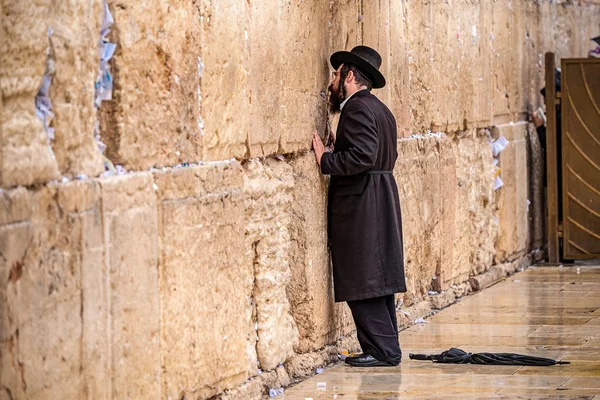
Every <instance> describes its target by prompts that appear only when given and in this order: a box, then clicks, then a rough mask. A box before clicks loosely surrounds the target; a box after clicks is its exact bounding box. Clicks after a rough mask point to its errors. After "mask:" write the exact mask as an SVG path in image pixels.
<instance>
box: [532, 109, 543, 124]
mask: <svg viewBox="0 0 600 400" xmlns="http://www.w3.org/2000/svg"><path fill="white" fill-rule="evenodd" d="M531 119H532V120H533V124H534V125H535V127H536V128H539V127H540V126H542V125H544V119H543V118H542V117H540V116H539V115H538V113H537V111H534V112H533V113H532V114H531Z"/></svg>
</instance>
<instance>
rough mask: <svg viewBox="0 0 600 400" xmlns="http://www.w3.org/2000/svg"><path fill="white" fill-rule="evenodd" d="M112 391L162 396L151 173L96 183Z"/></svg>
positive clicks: (121, 394)
mask: <svg viewBox="0 0 600 400" xmlns="http://www.w3.org/2000/svg"><path fill="white" fill-rule="evenodd" d="M100 186H101V189H102V220H103V227H104V241H105V248H104V252H105V253H104V254H105V262H106V265H107V273H106V275H107V281H108V282H107V286H108V303H109V310H110V311H109V312H110V317H109V333H108V335H109V338H110V350H109V354H110V355H111V361H110V363H111V364H110V376H111V377H112V382H111V383H112V385H111V386H112V388H111V392H112V395H113V396H114V397H118V398H148V399H151V398H156V399H158V398H161V358H160V325H159V324H160V307H159V288H158V224H157V213H156V209H157V208H156V195H155V193H154V190H153V189H152V174H150V173H136V174H130V175H125V176H118V177H112V178H108V179H102V180H100Z"/></svg>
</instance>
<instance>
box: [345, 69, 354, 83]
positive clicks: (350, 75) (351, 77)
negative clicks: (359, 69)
mask: <svg viewBox="0 0 600 400" xmlns="http://www.w3.org/2000/svg"><path fill="white" fill-rule="evenodd" d="M353 80H354V72H353V71H352V70H350V71H348V75H346V83H352V81H353Z"/></svg>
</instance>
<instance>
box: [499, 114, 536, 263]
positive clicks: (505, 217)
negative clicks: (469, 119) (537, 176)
mask: <svg viewBox="0 0 600 400" xmlns="http://www.w3.org/2000/svg"><path fill="white" fill-rule="evenodd" d="M492 136H493V137H494V138H498V137H500V136H504V137H506V139H508V141H509V142H510V143H509V144H508V146H507V147H506V149H504V151H502V152H501V153H500V155H499V157H498V160H499V162H498V167H500V169H501V171H500V177H501V179H502V181H503V182H504V186H502V187H501V188H500V189H498V190H497V191H496V192H495V194H496V203H497V207H498V211H497V216H498V220H499V234H498V240H497V242H496V245H495V249H496V254H495V258H496V262H497V263H501V262H503V261H506V260H513V259H515V258H517V257H520V256H522V255H524V254H525V253H526V251H527V240H528V234H527V232H528V227H529V220H528V215H529V210H528V209H529V205H528V200H529V199H528V196H529V190H528V173H527V124H526V123H517V124H512V123H511V124H507V125H501V126H497V127H494V129H493V130H492Z"/></svg>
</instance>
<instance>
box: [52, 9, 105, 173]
mask: <svg viewBox="0 0 600 400" xmlns="http://www.w3.org/2000/svg"><path fill="white" fill-rule="evenodd" d="M49 11H50V14H49V15H48V19H49V20H48V27H49V28H52V30H53V31H54V33H53V35H52V45H53V47H54V51H55V65H54V68H55V73H54V78H53V81H52V86H50V98H51V99H52V111H53V113H54V115H55V118H54V119H53V121H52V126H53V127H54V132H55V136H56V139H55V140H54V142H53V144H52V148H53V149H54V154H55V155H56V160H57V162H58V167H59V169H60V171H61V173H62V174H63V175H67V176H71V177H75V176H77V175H88V176H97V175H99V174H101V173H102V172H103V171H104V165H103V163H102V157H101V153H100V151H99V150H98V146H97V144H96V141H95V139H94V123H95V121H96V110H95V108H94V93H95V89H94V83H95V82H96V77H97V75H98V68H99V66H100V60H99V57H98V47H99V43H100V23H101V21H102V16H103V5H102V1H101V0H92V1H89V2H88V1H86V2H83V1H71V2H60V3H56V4H55V5H53V6H52V7H50V8H49Z"/></svg>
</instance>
